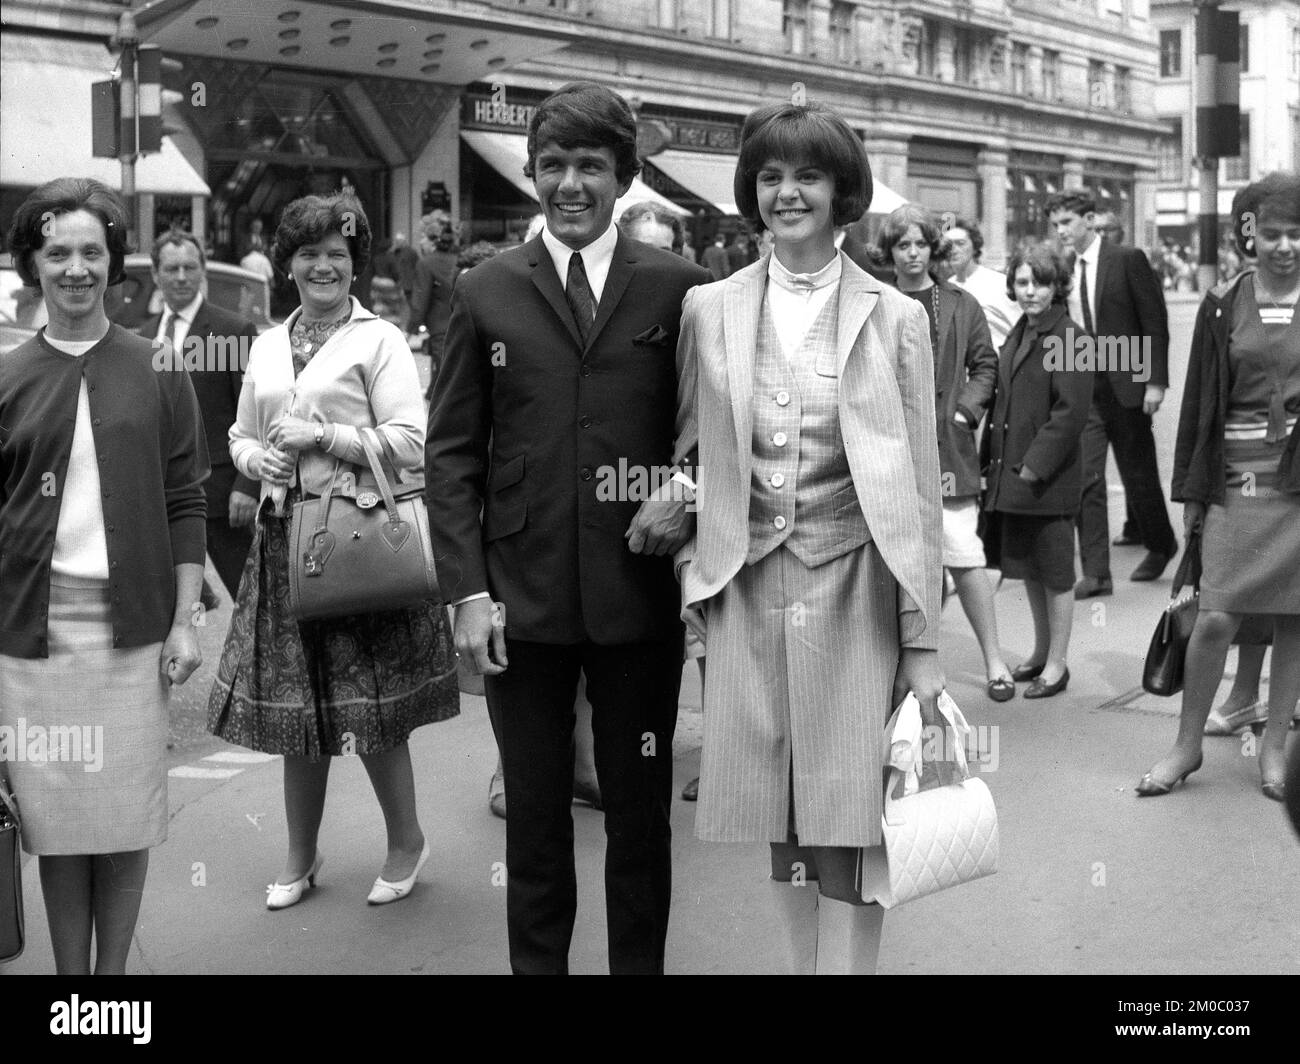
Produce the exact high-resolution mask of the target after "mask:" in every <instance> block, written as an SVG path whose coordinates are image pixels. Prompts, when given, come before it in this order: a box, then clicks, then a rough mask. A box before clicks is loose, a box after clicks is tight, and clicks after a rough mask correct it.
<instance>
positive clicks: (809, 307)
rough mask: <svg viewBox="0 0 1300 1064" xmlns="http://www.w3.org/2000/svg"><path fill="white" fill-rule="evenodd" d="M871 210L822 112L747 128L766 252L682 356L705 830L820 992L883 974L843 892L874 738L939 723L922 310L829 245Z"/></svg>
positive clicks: (685, 324)
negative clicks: (747, 866)
mask: <svg viewBox="0 0 1300 1064" xmlns="http://www.w3.org/2000/svg"><path fill="white" fill-rule="evenodd" d="M871 189H872V181H871V168H870V164H869V163H868V161H867V157H866V153H865V152H864V151H863V149H862V143H861V141H860V140H859V139H858V137H857V136H856V135H855V134H854V133H853V131H852V129H850V128H849V126H848V125H847V123H845V122H844V120H843V119H842V118H840V117H839V116H838V115H837V114H835V113H834V112H833V111H831V110H830V109H829V108H826V107H824V106H821V105H817V104H809V105H806V106H799V105H793V104H774V105H771V106H768V107H762V108H759V109H758V110H757V111H754V112H753V113H752V114H750V116H749V117H748V118H747V119H746V120H745V125H744V129H743V132H742V134H741V147H740V158H739V160H738V164H737V167H736V179H735V196H736V203H737V204H738V205H739V207H740V210H741V212H742V213H743V214H744V216H745V219H746V221H748V222H750V223H751V224H753V225H754V226H755V227H756V228H757V229H759V230H770V231H771V232H772V233H773V235H774V237H775V245H774V250H773V251H772V253H771V254H770V255H768V256H765V257H764V258H763V259H761V260H759V261H758V262H756V263H754V264H752V265H749V266H746V267H744V268H743V269H741V270H740V271H739V272H738V273H735V274H733V275H731V276H730V277H728V278H727V279H726V280H723V281H719V282H717V283H715V284H709V285H703V286H701V287H699V288H695V289H692V290H691V291H690V292H689V293H688V294H687V296H686V300H685V303H684V305H683V311H682V332H681V341H680V344H679V349H678V357H679V361H680V363H681V365H682V367H683V368H682V377H681V384H680V391H679V396H680V402H681V410H680V412H679V425H680V426H682V428H681V431H680V433H679V438H678V445H677V460H678V461H679V462H682V463H683V464H685V465H688V466H692V467H694V466H698V467H699V468H700V469H701V470H704V471H706V472H707V477H706V478H703V479H702V480H701V484H700V496H699V500H698V512H697V527H696V534H695V537H694V538H693V539H692V541H691V542H690V543H689V544H688V545H687V546H686V547H685V548H683V550H682V552H681V554H680V555H679V556H678V564H679V573H680V574H681V577H682V601H683V604H684V606H683V619H685V620H686V621H687V623H688V624H689V625H690V626H691V628H692V629H693V630H694V631H695V633H696V635H698V636H699V637H701V638H704V639H706V641H707V650H708V661H709V672H708V682H707V683H706V684H705V685H704V746H703V752H702V755H701V763H700V786H699V807H698V810H697V812H696V822H695V828H696V833H697V834H698V835H699V836H700V837H701V838H703V839H705V840H708V841H714V842H760V841H761V842H768V843H771V850H772V854H771V858H772V866H771V868H772V871H771V875H772V879H773V881H774V883H775V892H776V900H777V904H778V905H779V906H780V908H781V911H782V913H783V916H784V922H785V930H786V932H787V934H788V936H789V944H790V950H791V962H792V965H793V967H794V968H795V970H796V971H807V970H808V969H809V967H810V954H811V952H812V949H813V943H814V942H815V944H816V945H815V950H816V968H817V970H818V971H819V972H826V973H832V972H844V973H849V972H860V973H873V972H874V971H875V967H876V955H877V951H878V949H879V943H880V930H881V926H882V922H883V912H882V910H881V908H880V907H879V906H878V905H867V904H864V903H863V899H862V896H861V888H860V887H859V886H858V879H857V872H858V867H859V862H860V861H861V860H862V855H863V851H864V848H866V847H871V846H876V845H879V844H880V841H881V827H880V822H881V814H882V807H883V801H882V796H883V788H882V781H881V771H882V766H883V765H884V762H885V735H884V730H885V725H886V723H887V720H888V717H889V713H890V709H891V708H892V707H893V706H896V705H898V704H899V703H900V702H901V701H902V699H903V697H904V695H905V694H906V692H907V691H908V689H909V688H910V689H911V690H913V691H914V692H915V693H916V695H917V697H918V698H919V700H920V702H921V706H922V714H923V716H924V717H925V719H926V721H927V723H936V722H937V721H938V720H939V719H940V718H939V715H938V709H937V700H938V696H939V693H940V691H941V690H942V689H943V675H942V673H941V671H940V668H939V663H938V653H937V650H938V631H939V599H940V580H941V575H942V572H941V568H940V542H941V538H942V526H941V518H940V506H939V462H938V448H937V445H936V442H935V428H934V369H933V366H932V364H931V353H930V341H929V334H928V330H927V328H926V319H925V313H924V311H922V310H921V308H920V307H919V306H917V305H916V304H915V303H914V302H913V301H912V300H910V299H908V298H907V297H905V296H903V295H901V294H899V293H898V292H896V291H895V290H893V289H892V288H888V287H886V286H884V285H882V284H880V283H879V282H878V281H876V280H875V279H874V278H872V277H871V276H870V275H869V274H867V273H865V272H863V271H862V270H861V269H859V268H858V267H857V266H855V265H854V264H853V262H852V260H850V259H849V258H848V257H847V256H846V255H844V254H842V253H840V252H838V251H837V250H836V248H835V227H836V226H838V225H843V224H845V223H847V222H849V221H854V220H856V219H857V218H859V217H861V215H862V214H863V212H864V211H865V210H866V207H867V205H868V204H869V203H870V202H871ZM737 444H739V447H737ZM813 880H816V881H817V882H818V889H817V890H813V889H812V888H811V886H809V885H808V884H809V883H810V882H811V881H813Z"/></svg>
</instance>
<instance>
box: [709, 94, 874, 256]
mask: <svg viewBox="0 0 1300 1064" xmlns="http://www.w3.org/2000/svg"><path fill="white" fill-rule="evenodd" d="M773 159H777V160H780V161H781V162H785V163H791V164H804V165H809V166H815V167H817V168H818V169H820V170H825V171H826V173H828V174H829V175H830V176H831V177H832V178H833V179H834V180H835V196H834V198H833V200H832V204H831V215H832V218H831V221H832V224H834V225H848V224H849V223H850V222H856V221H857V220H858V219H859V218H861V217H862V216H863V215H864V214H866V213H867V208H868V207H870V206H871V196H872V191H873V184H872V180H871V163H870V162H869V161H868V160H867V152H866V149H865V148H864V147H863V146H862V140H861V139H860V138H859V137H858V135H857V134H856V133H854V132H853V130H852V129H850V128H849V124H848V123H847V122H845V121H844V119H843V118H841V117H840V116H839V115H838V114H836V113H835V112H834V111H832V110H831V109H830V108H829V107H827V106H826V105H825V104H820V103H808V104H793V103H772V104H767V105H766V106H765V107H760V108H758V109H757V110H755V111H751V112H750V113H749V117H748V118H746V119H745V125H744V127H743V128H742V129H741V132H740V158H739V159H738V160H737V162H736V178H735V181H734V183H733V193H734V195H735V197H736V207H737V208H738V209H739V211H740V214H741V216H742V217H743V218H744V219H745V220H746V221H747V222H749V223H750V224H751V225H752V226H753V227H754V231H755V232H756V233H761V232H763V230H764V229H766V228H767V226H765V225H764V224H763V219H762V218H761V217H760V216H759V213H758V172H759V171H760V170H761V169H763V167H764V166H765V165H766V164H767V163H768V162H770V161H771V160H773Z"/></svg>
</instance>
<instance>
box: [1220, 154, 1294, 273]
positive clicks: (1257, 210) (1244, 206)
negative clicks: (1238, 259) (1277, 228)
mask: <svg viewBox="0 0 1300 1064" xmlns="http://www.w3.org/2000/svg"><path fill="white" fill-rule="evenodd" d="M1265 217H1267V218H1268V219H1269V220H1270V221H1272V222H1286V223H1289V224H1291V225H1295V224H1296V223H1297V222H1300V174H1294V173H1291V172H1289V171H1286V170H1274V171H1273V172H1272V173H1271V174H1267V175H1266V176H1264V177H1261V178H1260V179H1259V180H1258V181H1253V182H1251V183H1250V184H1249V185H1247V186H1246V187H1245V188H1243V189H1240V190H1238V192H1237V194H1236V195H1235V196H1233V197H1232V235H1233V238H1234V239H1235V241H1236V244H1237V250H1238V251H1240V252H1241V253H1242V254H1243V255H1249V256H1252V257H1253V256H1254V254H1255V239H1254V237H1255V232H1256V231H1257V230H1258V229H1259V225H1260V223H1261V222H1263V221H1264V219H1265Z"/></svg>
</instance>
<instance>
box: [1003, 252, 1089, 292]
mask: <svg viewBox="0 0 1300 1064" xmlns="http://www.w3.org/2000/svg"><path fill="white" fill-rule="evenodd" d="M1021 266H1028V267H1029V269H1030V272H1031V273H1032V274H1033V277H1034V280H1035V281H1037V282H1038V283H1039V284H1042V285H1050V286H1051V288H1052V303H1053V305H1055V304H1057V303H1064V302H1065V297H1066V296H1068V295H1069V294H1070V289H1071V288H1073V287H1074V274H1073V272H1072V271H1071V270H1070V267H1069V266H1068V265H1067V264H1066V261H1065V256H1064V255H1062V254H1061V253H1060V252H1059V251H1057V250H1056V248H1054V247H1053V246H1052V245H1051V244H1044V243H1041V242H1040V243H1037V244H1025V245H1023V246H1021V247H1018V248H1016V250H1015V251H1013V252H1012V253H1011V261H1010V262H1008V263H1007V297H1008V298H1009V299H1011V300H1013V301H1014V300H1015V298H1016V271H1017V270H1018V269H1020V267H1021Z"/></svg>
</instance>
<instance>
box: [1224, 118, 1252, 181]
mask: <svg viewBox="0 0 1300 1064" xmlns="http://www.w3.org/2000/svg"><path fill="white" fill-rule="evenodd" d="M1224 180H1226V181H1249V180H1250V115H1249V114H1248V113H1247V112H1245V111H1243V112H1242V113H1241V152H1240V153H1239V154H1237V155H1235V156H1233V157H1231V158H1229V159H1225V160H1224Z"/></svg>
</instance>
